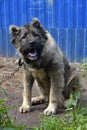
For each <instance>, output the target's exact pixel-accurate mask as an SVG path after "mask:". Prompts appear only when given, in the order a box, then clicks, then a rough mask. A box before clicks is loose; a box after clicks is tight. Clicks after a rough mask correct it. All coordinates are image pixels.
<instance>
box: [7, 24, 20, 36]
mask: <svg viewBox="0 0 87 130" xmlns="http://www.w3.org/2000/svg"><path fill="white" fill-rule="evenodd" d="M19 31H20V28H19V27H17V26H15V25H10V27H9V32H10V33H11V34H13V35H17V34H19Z"/></svg>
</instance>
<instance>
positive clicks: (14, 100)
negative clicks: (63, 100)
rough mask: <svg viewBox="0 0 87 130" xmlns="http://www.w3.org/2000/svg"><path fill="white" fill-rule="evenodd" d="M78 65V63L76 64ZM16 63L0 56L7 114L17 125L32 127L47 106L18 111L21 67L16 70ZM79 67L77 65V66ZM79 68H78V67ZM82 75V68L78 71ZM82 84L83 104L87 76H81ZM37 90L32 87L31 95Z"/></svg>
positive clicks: (12, 59)
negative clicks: (23, 111) (29, 110)
mask: <svg viewBox="0 0 87 130" xmlns="http://www.w3.org/2000/svg"><path fill="white" fill-rule="evenodd" d="M77 66H78V65H77ZM17 68H18V65H17V64H16V59H15V58H8V59H7V58H0V82H2V85H1V87H2V88H3V89H4V90H5V91H6V93H7V96H6V98H7V106H10V107H11V109H10V110H9V113H8V114H9V116H10V117H11V118H13V119H14V120H15V122H16V123H17V124H18V125H26V126H27V127H34V126H37V125H39V121H38V116H39V115H40V113H42V112H43V110H44V109H45V108H46V107H47V104H41V105H35V106H32V111H31V112H29V113H25V114H21V113H20V112H19V111H18V108H19V106H20V105H21V104H22V92H23V84H22V78H23V77H22V71H23V69H22V67H21V68H20V69H19V71H18V70H17ZM78 69H79V67H78ZM79 70H80V69H79ZM79 72H80V74H81V75H82V73H83V70H80V71H79ZM81 82H82V84H83V91H82V96H81V100H82V102H83V103H84V104H87V77H84V78H81ZM37 95H38V92H37V89H36V88H35V85H34V87H33V93H32V96H37ZM2 98H3V94H2V93H1V92H0V99H2ZM63 113H64V110H58V115H62V114H63Z"/></svg>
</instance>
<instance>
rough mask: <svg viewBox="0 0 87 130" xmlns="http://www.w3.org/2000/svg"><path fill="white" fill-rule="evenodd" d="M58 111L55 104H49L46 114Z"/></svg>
mask: <svg viewBox="0 0 87 130" xmlns="http://www.w3.org/2000/svg"><path fill="white" fill-rule="evenodd" d="M56 112H57V109H56V107H55V106H48V107H47V108H46V109H45V110H44V112H43V113H44V115H51V114H53V115H55V114H56Z"/></svg>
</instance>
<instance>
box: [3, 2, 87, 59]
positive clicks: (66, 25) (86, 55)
mask: <svg viewBox="0 0 87 130" xmlns="http://www.w3.org/2000/svg"><path fill="white" fill-rule="evenodd" d="M34 17H38V18H39V19H40V21H41V23H42V24H43V25H44V26H45V27H46V28H47V29H48V30H49V31H50V33H51V34H52V35H53V37H54V38H55V39H56V41H57V44H58V45H59V46H60V48H61V49H62V50H63V52H64V53H65V55H66V56H67V58H68V59H69V61H72V62H83V61H84V60H85V59H87V0H0V56H3V57H11V56H15V55H16V53H15V49H14V48H13V46H12V45H11V44H10V40H9V25H11V24H15V25H18V26H22V25H23V24H26V23H29V22H30V21H31V20H32V18H34Z"/></svg>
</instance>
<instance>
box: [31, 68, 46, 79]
mask: <svg viewBox="0 0 87 130" xmlns="http://www.w3.org/2000/svg"><path fill="white" fill-rule="evenodd" d="M30 71H31V74H32V76H33V77H34V78H35V79H40V80H44V79H46V78H47V73H46V72H45V71H44V69H39V70H35V69H34V70H33V69H31V70H30Z"/></svg>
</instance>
